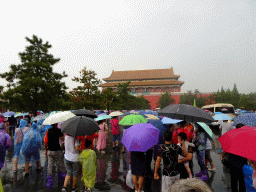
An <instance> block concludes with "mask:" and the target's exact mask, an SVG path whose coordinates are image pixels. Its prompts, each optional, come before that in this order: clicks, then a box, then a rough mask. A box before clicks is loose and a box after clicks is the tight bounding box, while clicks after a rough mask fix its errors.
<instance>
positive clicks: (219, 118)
mask: <svg viewBox="0 0 256 192" xmlns="http://www.w3.org/2000/svg"><path fill="white" fill-rule="evenodd" d="M213 119H215V120H217V121H224V120H227V121H229V120H232V117H231V116H229V115H227V114H224V113H223V114H216V115H214V116H213Z"/></svg>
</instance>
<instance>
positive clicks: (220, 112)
mask: <svg viewBox="0 0 256 192" xmlns="http://www.w3.org/2000/svg"><path fill="white" fill-rule="evenodd" d="M214 114H223V113H221V112H215V113H214Z"/></svg>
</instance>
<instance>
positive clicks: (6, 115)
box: [3, 111, 16, 117]
mask: <svg viewBox="0 0 256 192" xmlns="http://www.w3.org/2000/svg"><path fill="white" fill-rule="evenodd" d="M12 115H16V113H15V112H13V111H8V112H5V113H4V114H3V116H4V117H11V116H12Z"/></svg>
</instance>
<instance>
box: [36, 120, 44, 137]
mask: <svg viewBox="0 0 256 192" xmlns="http://www.w3.org/2000/svg"><path fill="white" fill-rule="evenodd" d="M43 122H44V119H39V120H38V121H37V129H38V131H39V133H40V135H41V137H42V140H43V139H44V135H45V132H46V131H45V127H44V125H43Z"/></svg>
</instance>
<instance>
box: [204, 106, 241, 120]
mask: <svg viewBox="0 0 256 192" xmlns="http://www.w3.org/2000/svg"><path fill="white" fill-rule="evenodd" d="M202 109H207V110H209V111H211V112H213V113H215V112H221V113H225V114H227V115H230V116H231V117H233V118H234V117H235V116H236V115H235V108H234V106H233V105H232V104H228V103H216V104H212V105H205V106H203V107H202Z"/></svg>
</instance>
